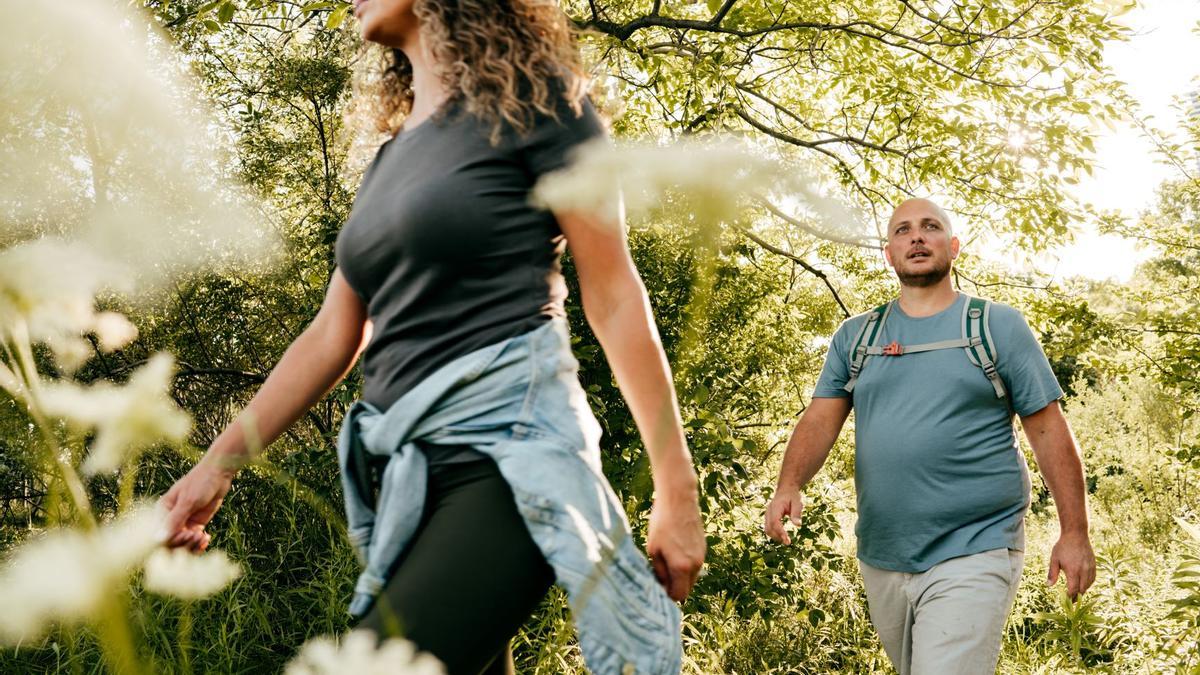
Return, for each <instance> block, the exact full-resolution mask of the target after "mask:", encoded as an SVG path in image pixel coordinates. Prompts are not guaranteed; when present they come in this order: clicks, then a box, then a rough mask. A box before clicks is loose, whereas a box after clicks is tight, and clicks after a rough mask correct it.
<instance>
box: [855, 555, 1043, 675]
mask: <svg viewBox="0 0 1200 675" xmlns="http://www.w3.org/2000/svg"><path fill="white" fill-rule="evenodd" d="M1024 560H1025V554H1024V553H1023V552H1021V551H1010V550H1008V549H1004V548H998V549H993V550H991V551H985V552H983V553H976V554H974V555H968V556H963V557H961V558H951V559H950V560H946V561H944V562H941V563H938V564H937V565H934V566H933V567H931V568H929V569H928V570H926V571H924V572H921V573H919V574H908V573H905V572H892V571H889V570H881V569H879V568H877V567H871V566H870V565H868V564H866V563H864V562H862V561H861V560H860V561H859V568H860V569H861V570H862V576H863V582H864V584H865V585H866V589H867V606H868V608H869V610H870V614H871V623H872V624H874V626H875V630H877V631H878V632H879V638H880V640H881V641H882V642H883V648H884V651H886V652H887V655H888V658H889V659H891V661H892V665H894V666H895V667H896V670H898V671H899V672H900V675H910V674H911V675H942V674H953V675H985V674H986V675H991V674H993V673H995V672H996V662H997V661H998V660H999V658H1000V640H1001V637H1002V636H1003V633H1004V624H1005V622H1006V621H1007V620H1008V613H1009V610H1011V609H1012V604H1013V600H1014V599H1015V598H1016V595H1017V585H1018V584H1019V583H1020V581H1021V567H1022V564H1023V563H1024Z"/></svg>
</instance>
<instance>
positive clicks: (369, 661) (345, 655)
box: [284, 630, 446, 675]
mask: <svg viewBox="0 0 1200 675" xmlns="http://www.w3.org/2000/svg"><path fill="white" fill-rule="evenodd" d="M377 645H378V646H377ZM284 672H285V674H286V675H341V674H342V673H355V674H356V675H360V674H361V675H376V674H377V675H385V674H386V675H443V674H444V673H445V672H446V669H445V667H444V666H442V664H441V662H440V661H438V660H437V658H435V657H434V656H433V655H432V654H427V653H418V652H417V649H416V647H415V646H413V643H411V642H409V641H407V640H402V639H399V638H391V639H388V640H385V641H384V642H383V644H378V641H377V640H376V638H375V634H374V633H372V632H371V631H367V630H356V631H352V632H350V633H348V634H346V635H344V636H342V638H341V643H340V644H339V643H338V642H336V641H335V640H334V639H332V638H330V637H327V636H322V637H318V638H314V639H312V640H309V641H308V642H305V643H304V645H303V646H302V647H301V648H300V652H299V653H298V654H297V655H296V658H294V659H293V660H292V661H291V662H290V663H288V665H287V669H286V670H285V671H284Z"/></svg>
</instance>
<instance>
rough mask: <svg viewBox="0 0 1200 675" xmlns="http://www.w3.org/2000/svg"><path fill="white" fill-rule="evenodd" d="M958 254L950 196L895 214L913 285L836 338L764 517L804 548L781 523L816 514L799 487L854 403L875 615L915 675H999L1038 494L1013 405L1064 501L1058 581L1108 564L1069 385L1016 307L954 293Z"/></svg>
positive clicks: (893, 246)
mask: <svg viewBox="0 0 1200 675" xmlns="http://www.w3.org/2000/svg"><path fill="white" fill-rule="evenodd" d="M958 251H959V241H958V239H957V238H956V237H955V236H954V234H953V232H952V231H951V226H950V219H949V218H948V217H947V215H946V213H945V212H944V211H943V210H942V209H941V208H939V207H938V206H937V205H936V204H934V203H933V202H930V201H928V200H925V199H912V200H909V201H906V202H904V203H903V204H901V205H900V206H899V207H898V208H897V209H896V211H895V213H894V214H893V215H892V217H891V220H890V222H889V223H888V240H887V245H886V247H885V249H884V254H885V257H886V258H887V261H888V264H889V265H891V266H892V268H893V269H895V271H896V276H897V277H899V279H900V297H899V299H898V300H896V301H894V302H892V303H890V304H889V305H888V306H886V307H885V308H880V310H876V311H872V312H868V313H866V314H863V315H859V316H856V317H854V318H851V319H848V320H847V321H846V322H845V323H843V324H842V326H841V327H840V328H839V329H838V331H837V333H836V334H835V335H834V337H833V341H832V343H831V344H830V347H829V354H828V356H827V357H826V360H825V367H824V369H823V370H822V371H821V376H820V378H819V380H818V382H817V386H816V390H815V391H814V392H813V400H812V404H811V405H810V406H809V407H808V409H807V410H806V411H805V412H804V415H803V416H802V417H801V418H800V421H799V423H797V424H796V428H795V431H793V432H792V437H791V440H790V441H789V442H788V447H787V452H786V454H785V456H784V460H783V468H782V469H781V471H780V474H779V483H778V487H777V489H776V492H775V496H774V497H773V498H772V500H771V503H770V505H769V506H768V507H767V513H766V531H767V534H768V535H769V536H770V537H771V538H772V539H775V540H776V541H779V542H782V543H784V544H788V543H790V537H789V536H788V533H787V532H786V531H785V529H784V526H783V522H782V521H783V520H784V519H785V518H787V519H791V521H792V522H793V523H795V524H798V523H799V522H800V517H801V512H802V511H803V508H804V501H803V497H802V496H801V489H802V488H803V487H804V485H805V484H806V483H808V481H809V480H811V479H812V477H813V475H814V474H816V472H817V470H818V469H820V467H821V465H822V464H823V463H824V462H825V458H826V457H827V456H828V455H829V450H830V448H831V447H832V446H833V443H834V441H836V440H837V437H838V433H839V432H840V431H841V428H842V425H843V424H844V423H845V421H846V417H847V416H848V415H849V414H850V410H851V409H852V408H853V409H854V411H855V487H856V491H857V494H858V525H857V527H856V530H855V531H856V534H857V536H858V558H859V565H860V568H861V570H862V576H863V581H864V584H865V585H866V591H867V604H868V607H869V610H870V616H871V622H872V623H873V624H874V625H875V629H876V630H877V631H878V632H879V636H880V639H881V641H882V642H883V646H884V649H885V650H886V652H887V655H888V658H890V659H891V661H892V663H893V664H894V665H895V667H896V669H897V670H898V671H899V672H900V673H901V675H908V674H909V673H915V674H916V675H927V674H941V673H956V674H964V673H966V674H970V673H994V672H995V669H996V663H997V660H998V658H999V652H1000V640H1001V635H1002V633H1003V629H1004V623H1005V621H1006V620H1007V618H1008V612H1009V610H1010V609H1011V607H1012V603H1013V599H1014V598H1015V596H1016V590H1017V584H1018V583H1019V581H1020V578H1021V569H1022V563H1023V560H1024V553H1023V550H1024V547H1025V541H1024V539H1025V532H1024V517H1025V510H1026V507H1027V506H1028V504H1029V476H1028V472H1027V470H1026V467H1025V460H1024V457H1023V456H1022V454H1021V452H1020V449H1019V447H1018V444H1017V438H1016V433H1015V431H1014V429H1013V425H1012V415H1013V414H1014V413H1015V414H1016V415H1017V416H1019V417H1020V418H1021V426H1022V427H1023V428H1024V429H1025V434H1026V436H1027V437H1028V439H1029V444H1030V446H1032V448H1033V452H1034V455H1035V457H1036V458H1037V463H1038V467H1039V469H1040V470H1041V472H1042V475H1043V477H1044V478H1045V481H1046V484H1047V485H1048V486H1049V488H1050V493H1051V495H1052V496H1053V497H1054V503H1055V505H1056V506H1057V509H1058V519H1059V528H1060V535H1059V539H1058V542H1057V543H1056V544H1055V546H1054V549H1053V551H1052V553H1051V556H1050V573H1049V579H1048V581H1049V583H1051V584H1053V583H1055V582H1056V581H1057V579H1058V576H1059V574H1060V573H1062V574H1064V575H1065V576H1066V582H1067V592H1068V593H1069V594H1070V595H1071V596H1072V597H1074V596H1076V595H1078V594H1079V593H1082V592H1084V591H1085V590H1087V588H1088V587H1089V586H1090V585H1091V584H1092V581H1094V580H1095V576H1096V572H1095V570H1096V563H1095V556H1094V555H1093V553H1092V547H1091V544H1090V543H1089V541H1088V531H1087V530H1088V527H1087V510H1086V506H1085V504H1084V481H1083V468H1082V465H1081V463H1080V460H1079V452H1078V450H1077V448H1076V446H1075V441H1074V438H1073V437H1072V435H1071V429H1070V427H1069V426H1068V424H1067V421H1066V419H1065V418H1064V417H1063V414H1062V410H1061V408H1060V407H1059V399H1060V398H1062V389H1061V388H1060V387H1059V386H1058V382H1057V381H1056V380H1055V378H1054V374H1053V372H1052V371H1051V369H1050V365H1049V363H1048V362H1047V361H1046V357H1045V355H1044V354H1043V353H1042V350H1041V347H1040V346H1039V345H1038V343H1037V340H1036V338H1034V336H1033V333H1032V332H1031V331H1030V329H1029V326H1028V325H1027V324H1026V323H1025V320H1024V319H1023V318H1022V317H1021V315H1020V314H1019V313H1018V312H1017V311H1016V310H1014V309H1013V308H1011V307H1008V306H1005V305H1000V304H995V305H993V304H990V303H986V304H985V302H984V301H982V300H979V299H971V298H969V297H968V296H965V295H963V294H961V293H958V292H956V291H955V290H954V288H953V287H952V286H951V283H950V277H949V274H950V269H951V265H952V262H953V260H954V259H955V258H956V257H957V256H958ZM873 333H878V334H877V335H873ZM972 336H979V339H971V338H972ZM872 338H874V339H872ZM884 345H886V346H884ZM856 357H857V358H856Z"/></svg>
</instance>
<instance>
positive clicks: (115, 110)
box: [0, 0, 278, 288]
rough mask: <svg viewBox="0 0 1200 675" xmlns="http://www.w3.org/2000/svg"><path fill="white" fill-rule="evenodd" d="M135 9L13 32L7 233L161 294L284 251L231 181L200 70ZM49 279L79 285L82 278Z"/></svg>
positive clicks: (55, 8) (20, 19)
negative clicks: (42, 237)
mask: <svg viewBox="0 0 1200 675" xmlns="http://www.w3.org/2000/svg"><path fill="white" fill-rule="evenodd" d="M128 4H129V3H114V2H94V1H92V0H59V1H56V2H37V3H33V4H31V5H30V6H29V7H27V8H26V11H22V12H13V13H11V14H12V15H11V16H9V17H8V18H7V19H6V20H5V21H4V22H0V63H3V64H4V78H3V81H4V96H3V97H0V118H2V119H4V121H5V123H4V124H3V125H0V221H3V222H4V223H5V226H6V232H5V234H6V235H7V238H6V242H8V241H13V240H21V239H29V238H33V237H36V236H38V235H39V234H43V233H45V232H47V231H48V230H51V229H52V230H53V231H55V232H59V233H61V234H62V235H63V236H64V237H66V238H69V239H71V240H73V241H80V242H86V243H87V244H88V246H89V248H91V250H93V251H94V252H96V253H97V254H98V255H100V256H102V257H103V258H104V259H105V260H110V261H119V262H120V263H122V264H124V265H125V266H127V267H128V268H129V270H130V272H129V277H130V278H131V279H134V280H135V281H136V282H138V283H139V284H144V285H145V287H147V288H156V287H160V286H159V285H160V284H161V282H163V281H165V280H170V279H171V278H174V276H175V275H177V274H180V273H187V272H190V271H194V270H197V269H204V268H211V267H214V266H215V267H226V268H228V266H230V265H239V266H245V265H252V264H259V263H260V262H263V261H265V260H266V259H267V258H268V257H269V253H272V252H276V251H277V250H278V248H277V246H276V244H277V237H275V235H274V234H273V233H272V232H271V230H270V228H269V223H268V222H267V221H268V217H266V216H265V214H264V213H263V212H262V207H261V204H258V203H256V200H255V199H254V198H253V197H251V195H250V193H249V192H248V191H247V190H245V189H244V188H243V187H241V186H240V185H238V184H237V183H236V182H235V181H234V179H233V177H232V176H231V174H230V172H229V171H228V162H227V161H226V158H227V157H228V153H229V152H230V151H231V150H232V146H231V141H232V140H233V136H232V135H231V134H227V133H222V132H221V128H222V127H221V125H217V124H213V123H212V121H211V120H209V119H206V117H207V115H206V114H205V113H206V112H207V110H206V108H205V106H204V105H203V104H202V103H201V101H202V100H203V97H201V96H199V95H198V92H197V88H196V87H195V86H194V81H193V80H192V78H191V77H190V73H189V71H188V69H189V65H188V64H187V63H186V62H185V61H184V60H183V59H182V58H181V57H180V56H179V55H178V54H176V53H173V52H172V50H171V45H172V43H173V41H171V40H168V39H166V38H165V36H162V35H161V34H160V33H159V32H158V31H156V29H155V28H154V26H153V24H152V23H151V22H150V21H149V20H148V14H147V13H146V12H141V11H137V9H136V8H131V7H128V6H127V5H128ZM48 272H49V273H52V274H63V275H68V276H69V275H73V274H75V273H76V272H77V270H76V269H75V268H74V267H70V266H60V267H55V268H51V269H50V270H49V271H48Z"/></svg>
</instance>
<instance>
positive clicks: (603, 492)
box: [163, 0, 705, 673]
mask: <svg viewBox="0 0 1200 675" xmlns="http://www.w3.org/2000/svg"><path fill="white" fill-rule="evenodd" d="M354 12H355V16H356V17H358V19H359V21H360V23H361V30H362V35H363V38H364V39H366V40H368V41H371V42H375V43H378V44H381V45H384V46H385V47H388V48H390V56H391V59H392V63H391V67H390V68H389V70H388V75H387V77H386V78H385V80H384V85H383V89H384V92H383V94H384V95H383V97H382V98H381V107H380V117H381V118H382V119H384V120H385V121H388V122H389V123H394V122H396V121H398V120H402V121H403V126H402V128H399V129H396V130H395V131H396V133H395V135H394V136H393V137H392V138H391V139H390V140H389V141H388V142H386V143H385V144H384V145H383V146H382V147H381V148H380V150H379V152H378V154H377V155H376V157H375V160H374V162H373V163H372V165H371V166H370V168H369V169H368V170H367V172H366V174H365V175H364V178H363V183H362V186H361V187H360V190H359V193H358V196H357V198H356V201H355V205H354V209H353V212H352V213H351V216H350V218H349V220H348V222H347V224H346V226H345V228H344V229H343V231H342V233H341V234H340V236H339V239H338V242H337V249H336V252H337V262H338V269H337V271H335V273H334V275H333V278H332V280H331V282H330V285H329V289H328V292H327V295H326V298H325V301H324V304H323V305H322V307H321V309H320V311H319V312H318V314H317V316H316V318H315V319H314V320H313V322H312V324H311V325H310V326H309V327H308V328H307V329H306V330H305V331H304V332H303V333H302V334H301V335H300V336H299V337H298V338H297V339H296V340H295V342H293V343H292V345H291V346H290V347H289V349H288V350H287V352H286V353H285V354H284V355H283V358H282V359H281V360H280V362H279V364H278V365H277V366H276V368H275V369H274V370H273V371H272V373H271V375H270V377H269V378H268V379H267V380H266V382H265V383H264V384H263V387H262V389H261V390H260V391H259V392H258V393H257V395H256V396H255V397H254V398H253V400H251V402H250V403H249V405H248V406H247V407H246V410H245V412H244V413H243V414H242V416H241V418H240V419H241V420H244V421H252V422H253V424H254V426H255V431H256V433H257V434H258V436H259V438H261V439H262V441H263V442H264V443H269V442H271V441H272V440H273V439H275V438H276V437H278V436H279V435H280V434H281V433H282V432H283V431H284V430H285V429H286V428H287V427H288V426H290V425H291V424H292V423H293V422H294V421H295V420H296V419H298V418H299V417H300V416H301V415H302V414H304V412H305V411H306V410H307V409H308V408H309V407H310V406H312V405H313V404H314V403H316V402H317V401H318V400H319V399H320V398H321V397H322V396H323V395H324V394H325V393H326V392H327V391H329V389H330V388H331V387H332V386H333V385H334V384H336V383H337V382H338V381H339V380H340V379H341V378H342V377H344V376H345V374H346V373H347V371H348V370H349V369H350V368H351V366H352V365H353V364H354V362H355V361H356V359H357V357H358V355H359V353H360V351H363V347H364V345H365V353H364V361H363V371H364V387H363V400H362V401H360V402H359V403H356V404H355V406H353V407H352V408H351V410H350V412H349V413H348V414H347V416H346V421H345V423H344V427H343V430H342V436H341V439H340V442H339V460H340V463H341V465H342V477H343V485H344V487H345V488H346V498H347V513H348V517H349V521H350V534H351V539H352V543H354V544H355V547H356V549H357V550H358V552H359V554H360V556H361V557H362V558H363V560H364V563H365V566H366V569H365V571H364V572H363V575H362V576H361V577H360V578H359V582H358V585H357V587H356V594H355V598H354V601H353V603H352V606H351V613H352V614H353V615H355V616H356V617H359V618H360V625H361V626H365V627H368V628H372V629H375V630H376V631H377V632H379V633H381V634H383V633H392V632H396V631H397V630H402V631H403V633H404V634H405V636H406V637H408V638H409V639H411V640H413V641H414V642H416V643H417V646H418V647H419V648H421V649H423V650H427V651H430V652H432V653H433V654H434V655H436V656H437V657H438V658H440V659H441V660H442V661H443V662H444V663H446V665H447V667H448V669H449V671H450V672H451V673H480V672H488V673H491V672H511V670H512V665H511V654H510V652H509V647H508V641H509V639H510V638H511V637H512V636H513V635H514V634H515V633H516V631H517V630H518V629H519V627H520V626H521V624H522V623H523V622H524V621H525V620H526V619H527V618H528V617H529V615H530V614H531V613H532V611H533V609H534V608H535V606H536V605H537V603H538V601H539V600H540V599H541V598H542V597H543V596H544V594H545V592H546V591H547V589H548V588H549V585H550V584H551V583H553V582H555V581H557V582H558V583H559V584H560V585H562V586H563V587H564V588H565V589H566V590H567V592H568V596H569V597H570V599H571V605H572V610H573V613H574V617H575V620H576V623H577V625H578V627H579V634H580V645H581V648H582V650H583V653H584V658H585V660H586V661H587V664H588V666H589V668H591V669H592V670H593V671H594V672H598V673H608V672H621V673H627V672H638V673H642V672H677V671H678V670H679V667H680V664H679V661H680V645H679V643H680V639H679V615H678V609H677V608H676V607H675V606H674V604H673V603H671V602H670V601H669V600H668V599H667V596H668V595H669V597H670V598H671V599H674V600H676V601H681V600H683V599H684V598H685V597H686V596H687V594H688V592H689V591H690V589H691V587H692V585H693V583H694V582H695V579H696V576H697V574H698V572H699V568H700V565H701V563H702V561H703V557H704V547H705V544H704V534H703V528H702V526H701V522H700V513H699V508H698V498H697V486H696V476H695V472H694V471H693V468H692V465H691V457H690V454H689V452H688V449H687V446H686V443H685V441H684V436H683V431H682V428H681V424H680V421H679V412H678V406H677V403H676V399H675V393H674V390H673V387H672V384H671V377H670V371H669V367H668V365H667V362H666V358H665V356H664V354H663V351H662V346H661V343H660V341H659V338H658V334H657V330H656V329H655V327H654V324H653V321H652V318H651V315H650V310H649V302H648V299H647V296H646V291H645V288H644V287H643V286H642V283H641V279H640V278H639V276H638V274H637V271H636V270H635V268H634V266H633V262H632V260H631V258H630V255H629V251H628V247H627V244H626V241H625V238H624V236H625V235H624V228H623V225H622V224H621V223H620V222H615V223H614V222H604V221H602V220H600V218H599V217H598V216H595V215H590V214H586V213H550V212H546V211H543V210H539V209H537V208H535V207H533V206H531V205H530V203H529V191H530V189H531V188H532V186H533V184H534V183H535V182H536V181H537V179H538V177H539V176H541V175H543V174H545V173H547V172H549V171H553V170H555V169H558V168H561V167H562V166H564V165H565V164H566V160H567V157H568V154H569V152H570V151H571V150H572V149H573V148H575V147H576V146H578V145H579V144H580V143H582V142H584V141H586V140H588V139H591V138H594V137H597V136H601V135H603V131H602V128H601V126H600V123H599V122H598V120H597V117H596V114H595V111H594V110H593V109H592V108H591V106H590V104H589V103H588V101H587V100H586V99H585V98H584V90H585V86H586V83H585V77H584V75H583V69H582V68H581V66H580V63H579V57H578V54H577V51H576V49H575V46H574V37H573V34H572V31H571V27H570V24H569V22H568V21H567V19H566V17H565V16H564V15H563V14H562V13H561V11H560V10H559V9H558V7H557V5H556V3H554V2H551V1H549V0H504V1H501V2H496V1H495V0H490V1H489V0H442V1H438V0H355V3H354ZM564 237H565V242H564ZM566 242H569V245H570V247H571V251H572V255H573V257H574V261H575V266H576V269H577V270H578V274H579V282H580V288H581V291H582V301H583V307H584V312H585V314H586V316H587V319H588V322H589V324H590V325H591V327H592V329H593V331H594V332H595V334H596V336H597V337H598V338H599V340H600V343H601V345H602V347H603V348H604V351H605V354H606V355H607V357H608V359H609V362H610V364H611V366H612V369H613V372H614V374H615V375H616V378H617V382H618V384H619V385H620V388H621V391H622V393H623V394H624V396H625V398H626V400H627V402H628V404H629V407H630V410H631V411H632V413H633V416H634V419H635V421H636V423H637V425H638V428H639V430H640V431H641V433H642V437H643V439H644V441H645V444H646V447H647V450H648V452H649V454H650V460H651V466H652V470H653V479H654V485H655V490H656V499H655V503H654V506H653V509H652V511H651V515H650V522H649V532H648V536H647V551H648V553H649V555H650V557H651V559H652V561H653V573H651V570H650V568H649V566H647V565H646V561H645V558H644V557H643V556H642V555H641V553H640V552H638V551H637V550H636V548H635V547H634V546H633V545H632V544H631V543H630V537H629V526H628V524H627V523H626V521H625V518H624V514H623V512H622V509H621V505H620V502H619V501H618V500H617V499H616V497H615V496H614V495H613V493H612V490H611V488H610V487H609V486H608V484H607V482H606V481H605V480H604V478H603V475H602V474H601V473H600V470H599V451H598V440H599V428H598V425H597V424H596V422H595V419H594V418H593V417H592V415H591V412H590V410H588V409H587V405H586V398H585V396H584V394H583V391H582V389H581V388H580V386H579V383H578V378H577V375H576V369H577V365H578V364H577V363H576V362H575V361H574V359H573V358H572V357H571V355H570V348H569V340H568V339H567V337H566V330H565V321H564V317H565V313H564V309H563V302H564V299H565V296H566V286H565V283H564V281H563V277H562V273H561V269H560V266H559V259H560V256H561V254H562V251H563V248H564V245H565V243H566ZM243 427H244V423H243V422H235V423H233V424H231V425H230V426H229V428H227V429H226V430H225V431H224V432H223V433H222V434H221V435H220V436H219V437H218V438H217V439H216V441H214V442H213V445H212V447H211V448H210V449H209V451H208V453H207V454H206V455H205V457H204V459H203V460H201V461H200V462H199V463H198V464H197V465H196V466H195V467H194V468H193V469H192V470H191V471H190V472H189V473H188V474H187V475H186V476H184V477H183V478H182V479H180V481H179V482H178V483H177V484H176V485H175V486H174V487H172V488H171V490H170V491H169V492H168V493H167V494H166V496H165V497H164V498H163V503H164V505H165V506H166V507H167V508H168V509H170V515H169V518H168V530H169V532H168V537H169V539H168V541H169V543H170V545H173V546H186V547H189V548H192V549H194V550H202V549H203V548H204V547H205V546H207V544H208V540H209V535H208V534H207V533H206V532H205V531H204V527H205V525H206V524H207V523H208V522H209V520H211V518H212V516H213V514H214V512H215V511H216V510H217V508H219V506H220V504H221V500H222V499H223V497H224V496H225V494H226V493H227V492H228V490H229V489H230V485H231V481H232V479H233V476H234V474H235V473H236V471H237V467H238V466H240V465H241V464H243V463H244V458H245V457H246V456H247V453H248V451H247V442H246V435H245V432H244V430H243ZM655 578H657V581H658V584H655V583H654V579H655ZM659 584H661V588H660V587H659ZM664 591H665V592H664Z"/></svg>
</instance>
